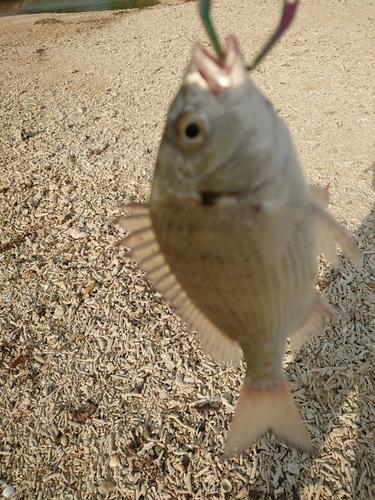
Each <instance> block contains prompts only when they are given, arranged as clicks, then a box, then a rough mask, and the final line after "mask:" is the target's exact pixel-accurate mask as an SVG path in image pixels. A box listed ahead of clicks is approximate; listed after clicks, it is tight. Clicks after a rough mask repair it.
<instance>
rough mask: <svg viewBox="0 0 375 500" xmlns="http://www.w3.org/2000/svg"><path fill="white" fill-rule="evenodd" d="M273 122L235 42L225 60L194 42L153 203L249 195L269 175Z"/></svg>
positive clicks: (171, 116)
mask: <svg viewBox="0 0 375 500" xmlns="http://www.w3.org/2000/svg"><path fill="white" fill-rule="evenodd" d="M275 119H276V115H275V113H274V112H273V109H272V107H271V106H270V105H269V103H268V101H267V100H266V99H265V98H264V97H263V96H261V94H260V93H259V92H258V90H257V89H256V87H255V86H254V85H253V83H252V82H251V80H250V79H249V78H248V75H247V70H246V66H245V64H244V62H243V59H242V56H241V53H240V50H239V47H238V44H237V41H236V39H235V37H234V36H230V37H228V39H227V41H226V56H225V59H224V61H219V60H216V59H214V58H213V57H211V56H210V55H209V54H208V53H207V52H206V51H205V50H204V49H203V47H202V46H201V45H200V44H199V43H196V44H195V46H194V49H193V55H192V59H191V62H190V64H189V67H188V69H187V71H186V74H185V76H184V78H183V82H182V85H181V87H180V89H179V92H178V94H177V96H176V98H175V100H174V102H173V103H172V105H171V108H170V110H169V114H168V118H167V122H166V127H165V131H164V136H163V139H162V142H161V146H160V150H159V156H158V161H157V165H156V169H155V174H154V181H153V189H152V194H151V200H150V203H152V202H155V203H156V201H157V199H161V198H163V199H165V197H166V196H167V197H168V198H169V199H171V198H176V199H179V200H182V199H183V200H184V201H190V202H191V203H193V204H196V203H201V202H202V200H203V201H204V199H206V201H207V200H208V201H210V200H212V199H214V198H215V196H216V194H218V195H221V194H223V193H224V194H225V193H229V194H230V193H237V194H238V195H239V196H242V195H244V193H248V192H249V191H251V189H253V188H254V187H256V185H257V184H259V183H260V182H262V178H263V177H264V175H265V172H266V174H267V168H265V167H264V165H267V163H269V157H270V156H272V154H273V152H272V151H271V150H272V141H273V139H274V133H273V130H274V128H275V127H274V122H275ZM270 151H271V152H270Z"/></svg>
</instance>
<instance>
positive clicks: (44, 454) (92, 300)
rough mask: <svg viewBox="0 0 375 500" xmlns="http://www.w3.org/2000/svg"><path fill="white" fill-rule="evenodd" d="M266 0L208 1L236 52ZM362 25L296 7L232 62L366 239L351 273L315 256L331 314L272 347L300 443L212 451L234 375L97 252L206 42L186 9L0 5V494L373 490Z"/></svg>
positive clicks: (369, 116)
mask: <svg viewBox="0 0 375 500" xmlns="http://www.w3.org/2000/svg"><path fill="white" fill-rule="evenodd" d="M280 4H281V2H279V1H275V0H253V1H248V2H245V1H237V2H235V1H231V2H229V1H227V0H217V1H216V2H214V6H213V16H214V18H215V21H216V23H217V27H218V32H219V33H221V34H223V36H224V34H226V33H229V32H233V33H235V34H236V35H237V36H238V38H239V40H240V43H241V47H242V49H243V52H244V54H245V56H246V59H247V60H250V59H251V57H252V56H253V55H255V53H256V51H257V49H258V48H259V46H260V45H261V43H262V42H263V41H264V40H265V39H266V37H267V35H268V33H269V32H270V30H271V29H272V27H273V26H274V23H275V22H276V20H277V16H278V13H279V8H280ZM374 21H375V3H374V1H373V0H361V1H360V2H355V1H354V0H348V1H345V2H343V1H338V0H315V1H314V2H308V1H307V0H305V1H303V2H302V4H301V7H300V10H299V13H298V19H297V21H296V23H295V24H294V25H293V27H292V28H291V30H290V31H289V32H288V34H287V35H286V36H285V37H284V38H283V39H282V41H281V42H280V43H279V44H278V45H277V47H276V48H275V49H274V50H273V52H272V53H271V54H270V55H269V56H268V57H267V58H266V60H265V61H264V62H263V63H262V64H261V66H260V67H259V69H257V70H256V71H254V73H253V75H252V77H253V79H254V81H255V82H256V84H257V85H258V86H259V87H260V89H261V90H262V91H263V92H264V93H265V94H266V95H267V96H268V97H269V98H270V99H271V101H272V102H273V103H274V105H275V107H276V108H277V109H279V110H280V115H281V116H283V117H284V118H285V120H286V122H287V123H288V125H289V128H290V130H291V132H292V135H293V137H294V140H295V144H296V147H297V150H298V152H299V154H300V157H301V161H302V164H303V167H304V169H305V172H306V175H307V177H308V179H309V181H310V182H312V183H316V184H318V185H320V186H323V187H327V186H329V190H330V194H331V198H332V204H331V205H330V207H329V210H330V211H331V212H332V213H333V214H334V215H335V216H336V217H337V218H338V219H339V220H340V221H341V222H342V223H343V224H344V225H346V226H347V227H348V229H349V230H350V231H351V232H352V233H353V235H354V236H355V239H356V241H357V243H358V244H359V246H360V247H361V248H362V249H363V250H364V251H365V252H366V253H365V265H364V270H363V271H362V272H361V273H357V272H356V271H354V270H353V268H351V267H350V266H349V265H348V263H347V261H346V260H343V265H342V267H340V268H339V269H337V270H335V271H332V270H331V268H329V267H328V268H327V267H324V265H323V263H322V262H321V263H320V266H321V273H320V276H319V281H318V283H319V285H320V287H321V289H322V290H323V291H324V292H325V293H326V294H327V296H328V298H329V300H330V302H331V304H332V305H333V306H334V307H335V308H336V309H337V310H338V311H339V313H340V315H341V318H340V320H339V322H338V323H337V324H335V325H329V326H328V327H327V328H326V331H325V332H324V333H323V334H322V335H321V336H320V338H319V339H317V340H314V341H312V342H311V343H310V344H308V345H307V346H305V347H304V348H302V349H301V351H300V352H299V353H298V354H297V357H296V359H295V360H294V361H292V357H291V355H287V356H286V359H285V363H286V365H288V368H287V376H288V379H289V381H290V383H291V386H292V389H293V391H294V392H295V393H296V401H297V404H298V406H299V408H300V410H301V413H302V414H303V417H304V419H305V420H306V422H307V424H308V427H309V430H310V432H311V434H312V437H313V440H314V445H315V447H316V456H315V457H306V456H305V455H301V454H300V453H299V452H297V451H296V450H293V449H290V448H289V447H287V446H285V445H284V444H282V443H281V444H280V443H278V441H277V440H276V439H275V437H274V436H271V435H268V436H266V437H265V438H263V439H262V440H261V441H260V443H258V445H257V446H256V447H254V448H252V449H251V450H249V451H248V452H247V453H244V454H243V456H241V457H239V458H236V457H233V458H231V459H230V460H228V461H226V462H224V461H222V458H221V453H222V449H223V443H224V440H225V436H226V432H227V428H228V424H229V422H230V421H231V419H232V415H233V409H234V407H235V404H236V401H237V397H238V391H239V388H240V385H241V383H242V378H243V373H244V367H243V366H241V368H240V369H238V370H236V371H234V370H232V369H230V368H228V369H221V368H219V367H217V366H216V365H215V364H214V363H213V362H212V361H211V360H210V358H209V357H208V356H206V355H205V354H204V353H202V351H200V349H199V344H198V341H197V340H196V337H195V336H194V335H188V334H187V333H186V330H185V326H184V324H183V323H182V322H181V321H180V320H179V318H178V317H177V316H176V315H175V314H174V313H173V311H172V310H171V309H170V308H169V306H168V305H167V304H165V303H164V302H163V301H162V300H161V299H160V298H159V297H158V296H156V295H155V294H154V293H153V292H152V288H151V286H150V284H149V283H148V282H146V281H144V279H143V276H142V274H141V273H140V272H139V271H137V269H136V267H135V265H134V262H133V261H130V260H129V259H128V258H127V257H126V252H125V251H124V250H123V249H119V248H118V247H116V246H113V245H114V243H115V242H116V241H117V240H118V239H119V237H120V236H121V235H122V234H123V232H122V231H121V230H120V229H119V228H118V227H117V226H116V224H115V223H114V219H115V216H116V215H117V214H119V210H118V209H117V206H118V204H119V203H120V202H122V201H129V200H131V199H133V200H138V201H145V200H146V199H147V197H148V195H149V193H150V186H151V180H152V171H153V166H154V163H155V159H156V156H157V148H158V144H159V141H160V138H161V135H162V131H163V124H164V120H165V117H166V113H167V110H168V105H169V103H170V102H171V99H172V98H173V95H174V94H175V92H176V91H177V89H178V86H179V84H180V80H181V76H182V74H183V72H184V70H185V68H186V65H187V63H188V60H189V57H190V53H191V48H192V44H193V42H194V41H195V40H196V39H197V38H200V39H201V40H207V37H206V36H205V34H204V32H203V29H202V27H201V25H200V21H199V18H198V14H197V10H196V4H195V3H193V2H189V3H185V4H179V5H173V6H167V5H162V6H158V7H155V8H152V9H146V10H142V11H134V10H132V11H123V12H101V13H84V14H62V15H55V14H53V15H52V14H43V15H33V16H19V17H18V16H17V17H7V18H0V43H1V51H0V60H1V61H0V211H1V225H0V245H1V248H0V249H1V252H0V272H1V278H0V279H1V282H0V293H1V301H0V304H1V305H0V325H1V338H0V395H1V407H0V492H1V491H2V490H3V489H4V488H5V486H6V485H12V486H14V488H15V494H14V497H12V498H17V499H38V500H42V499H46V498H50V499H65V500H67V499H73V498H74V499H79V498H82V499H83V498H104V497H106V494H107V495H108V496H107V497H106V498H111V499H112V498H113V499H114V498H125V499H157V500H159V499H164V498H165V499H174V498H181V499H188V498H190V499H193V498H194V499H196V498H197V499H203V498H210V499H215V498H227V499H228V498H236V499H263V498H264V499H271V498H272V499H273V498H277V499H292V498H293V500H295V499H297V498H301V499H303V500H305V499H306V500H307V499H311V500H317V499H319V498H320V499H328V498H334V499H352V498H360V499H371V498H374V497H375V486H374V483H375V468H374V459H375V455H374V452H375V446H374V427H375V392H374V384H375V374H374V348H375V333H374V330H375V329H374V322H375V278H374V276H372V275H371V270H373V271H375V253H374V252H375V249H374V213H373V204H374V201H375V200H374V198H375V197H374V191H373V169H374V162H375V142H374V140H375V138H374V131H375V92H374V88H375V63H374V62H375V56H374V43H375V40H374ZM20 356H25V357H26V360H24V359H23V358H20V359H19V360H18V361H20V363H19V364H18V365H17V366H15V367H13V368H12V363H14V362H15V360H17V358H18V357H20ZM83 405H86V406H85V408H83V409H82V406H83ZM202 405H203V408H201V406H202ZM204 405H205V406H204ZM223 480H228V481H229V482H230V484H231V486H232V491H231V492H230V493H227V494H226V496H224V490H223V488H222V486H224V487H225V488H228V484H227V483H222V481H223ZM293 495H294V496H293Z"/></svg>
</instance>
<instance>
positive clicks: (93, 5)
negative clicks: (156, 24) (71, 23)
mask: <svg viewBox="0 0 375 500" xmlns="http://www.w3.org/2000/svg"><path fill="white" fill-rule="evenodd" d="M0 3H1V2H0ZM19 3H23V6H22V7H21V8H20V9H19V10H14V11H13V12H12V14H13V15H14V14H34V13H38V12H39V13H40V12H85V11H92V10H118V9H135V8H142V7H150V6H151V5H157V4H158V3H159V2H158V0H114V1H112V2H110V1H105V0H28V1H26V2H19Z"/></svg>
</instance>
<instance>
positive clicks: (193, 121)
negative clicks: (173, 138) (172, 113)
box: [176, 112, 206, 150]
mask: <svg viewBox="0 0 375 500" xmlns="http://www.w3.org/2000/svg"><path fill="white" fill-rule="evenodd" d="M176 131H177V140H178V143H179V145H180V146H181V147H183V148H184V149H193V150H194V149H196V148H199V147H200V146H201V145H202V144H203V142H204V140H205V138H206V126H205V123H204V122H203V120H202V119H201V118H200V117H199V116H198V115H197V114H196V113H192V112H187V113H184V114H183V115H181V116H180V117H179V118H178V120H177V130H176Z"/></svg>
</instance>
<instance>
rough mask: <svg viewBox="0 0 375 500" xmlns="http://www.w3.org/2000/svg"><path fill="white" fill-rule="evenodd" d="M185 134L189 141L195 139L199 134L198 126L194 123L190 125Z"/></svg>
mask: <svg viewBox="0 0 375 500" xmlns="http://www.w3.org/2000/svg"><path fill="white" fill-rule="evenodd" d="M185 134H186V135H187V137H189V138H190V139H194V137H197V135H198V134H199V127H198V125H197V124H196V123H190V124H189V125H188V126H187V127H186V129H185Z"/></svg>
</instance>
